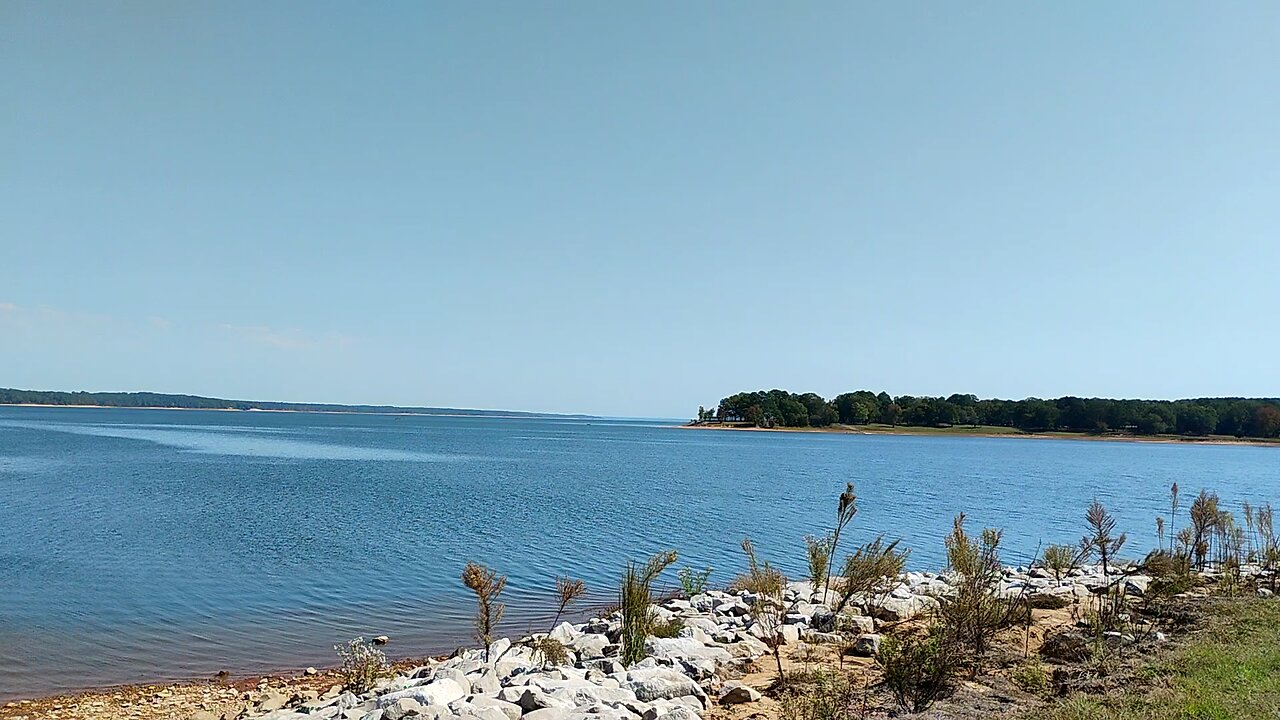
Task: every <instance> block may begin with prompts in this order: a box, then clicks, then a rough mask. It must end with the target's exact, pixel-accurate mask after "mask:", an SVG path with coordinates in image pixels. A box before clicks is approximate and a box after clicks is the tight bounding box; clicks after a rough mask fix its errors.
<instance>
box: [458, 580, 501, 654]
mask: <svg viewBox="0 0 1280 720" xmlns="http://www.w3.org/2000/svg"><path fill="white" fill-rule="evenodd" d="M462 584H463V585H465V586H466V587H467V589H468V590H470V591H471V592H473V593H475V596H476V618H475V627H476V639H477V640H479V641H480V643H481V644H483V645H484V646H485V652H486V653H487V652H488V648H489V645H490V644H492V643H493V631H494V628H496V627H497V625H498V623H499V622H500V621H501V620H502V614H503V612H505V611H506V606H505V605H503V604H502V603H500V602H498V597H499V596H501V595H502V591H503V589H505V588H506V587H507V576H506V575H498V573H497V572H495V571H494V570H491V569H489V568H488V567H485V566H484V565H481V564H480V563H478V562H475V561H471V562H468V563H467V564H466V566H465V567H463V568H462Z"/></svg>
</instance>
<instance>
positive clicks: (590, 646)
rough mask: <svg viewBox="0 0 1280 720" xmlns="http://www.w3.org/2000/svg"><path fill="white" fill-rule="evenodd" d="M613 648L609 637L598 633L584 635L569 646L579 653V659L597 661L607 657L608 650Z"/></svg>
mask: <svg viewBox="0 0 1280 720" xmlns="http://www.w3.org/2000/svg"><path fill="white" fill-rule="evenodd" d="M611 646H612V643H610V642H609V637H608V636H607V635H602V634H598V633H584V634H582V635H579V636H578V637H577V638H575V639H574V640H573V642H571V643H570V644H569V648H570V649H571V650H573V651H574V652H576V653H578V657H579V658H580V659H582V660H597V659H599V658H602V657H605V656H606V655H607V654H608V653H606V650H608V649H609V648H610V647H611ZM615 649H616V647H615Z"/></svg>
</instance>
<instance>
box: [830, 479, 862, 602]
mask: <svg viewBox="0 0 1280 720" xmlns="http://www.w3.org/2000/svg"><path fill="white" fill-rule="evenodd" d="M857 514H858V496H857V494H856V493H854V491H853V483H846V484H845V489H844V492H842V493H840V500H839V502H837V503H836V529H835V532H833V533H832V534H831V551H830V553H829V554H828V555H827V574H826V578H825V580H824V582H823V584H822V592H823V595H822V602H823V603H825V602H826V601H827V595H826V594H827V593H828V592H830V591H831V563H832V562H833V561H834V559H835V556H836V550H837V549H838V548H839V547H840V532H841V531H842V530H844V526H845V525H848V524H849V522H850V521H851V520H853V516H854V515H857Z"/></svg>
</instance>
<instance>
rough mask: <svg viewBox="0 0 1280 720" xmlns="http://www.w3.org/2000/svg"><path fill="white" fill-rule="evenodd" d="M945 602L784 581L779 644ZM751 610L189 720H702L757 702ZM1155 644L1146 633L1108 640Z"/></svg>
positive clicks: (928, 582)
mask: <svg viewBox="0 0 1280 720" xmlns="http://www.w3.org/2000/svg"><path fill="white" fill-rule="evenodd" d="M1113 570H1115V572H1113V573H1112V574H1111V575H1110V576H1104V575H1103V574H1102V570H1101V568H1100V567H1084V568H1080V569H1077V570H1074V571H1072V572H1071V573H1070V575H1069V577H1064V578H1063V579H1062V580H1061V581H1057V580H1054V579H1053V578H1052V577H1051V576H1050V575H1049V573H1047V572H1046V571H1044V570H1042V569H1040V568H1031V569H1028V568H1007V569H1006V570H1005V572H1004V578H1003V580H1002V582H1001V586H1000V588H999V590H998V592H999V593H1000V594H1001V595H1004V596H1018V595H1025V596H1026V597H1028V598H1030V599H1031V600H1032V604H1033V605H1037V604H1039V605H1054V604H1056V605H1057V606H1059V607H1061V606H1062V605H1065V604H1069V603H1071V602H1073V601H1074V600H1077V599H1084V598H1089V597H1093V596H1095V595H1096V594H1097V593H1099V592H1102V591H1104V590H1105V589H1106V588H1108V587H1114V586H1115V585H1116V584H1117V583H1123V586H1124V588H1125V592H1126V593H1128V594H1129V595H1131V596H1138V597H1141V596H1142V595H1143V593H1145V591H1146V589H1147V586H1148V584H1149V583H1150V582H1151V578H1150V577H1148V576H1146V575H1142V574H1139V573H1136V572H1134V570H1133V568H1128V567H1125V568H1120V569H1116V568H1113ZM951 592H953V589H952V586H951V584H950V581H949V578H948V576H947V575H945V574H936V573H921V572H909V573H906V574H904V575H902V576H901V577H900V578H899V582H898V584H897V585H896V586H895V587H893V588H892V589H891V590H890V591H889V592H887V593H886V594H884V595H882V596H879V597H877V598H866V597H863V598H855V602H853V603H851V604H850V605H849V606H848V607H847V608H846V609H845V610H844V611H842V612H841V613H840V614H839V615H837V614H835V613H833V612H832V610H831V605H832V603H831V602H824V600H827V601H829V600H830V599H831V598H830V597H828V598H824V597H823V596H822V593H821V591H817V592H815V591H814V588H813V587H812V586H811V585H810V584H809V583H807V582H793V583H789V585H788V586H787V590H786V594H785V600H786V605H787V607H786V613H785V624H784V625H783V626H782V630H781V635H782V637H783V639H784V641H785V643H786V644H788V645H799V644H802V643H809V644H837V643H841V644H845V645H846V646H847V647H848V648H849V650H850V651H851V652H852V653H853V654H855V655H862V656H864V657H869V656H872V655H874V654H875V652H876V651H877V649H878V648H879V644H880V631H881V630H883V629H885V628H887V627H890V626H893V625H896V624H899V623H903V622H906V621H910V620H912V619H914V618H916V617H918V616H922V615H925V614H927V613H928V612H929V611H930V610H932V609H934V608H936V607H937V605H938V598H939V597H942V596H946V595H948V594H950V593H951ZM832 595H834V593H832ZM756 601H757V598H756V597H755V596H753V595H752V594H751V593H748V592H745V591H744V592H738V593H730V592H724V591H716V590H713V591H708V592H705V593H702V594H698V595H695V596H693V597H691V598H677V599H670V600H666V601H664V602H661V603H659V604H656V605H654V606H653V607H652V610H653V612H654V613H655V614H656V615H657V616H658V617H659V618H660V619H662V620H664V621H679V623H680V630H679V631H678V633H677V636H676V637H671V638H660V637H649V638H648V639H647V640H646V643H645V651H646V653H645V654H646V657H645V659H643V660H642V661H640V662H638V663H635V664H634V665H631V666H630V667H624V666H623V664H622V663H621V661H620V658H619V653H620V649H621V648H620V645H619V643H618V638H619V636H620V634H621V630H622V627H621V616H620V614H619V613H616V612H615V613H613V614H610V615H607V616H604V617H597V618H592V619H590V620H587V621H585V622H580V623H569V622H565V623H561V624H560V625H558V626H556V627H555V628H554V629H553V630H552V631H551V633H550V634H551V637H552V638H554V639H555V640H558V641H559V642H561V643H562V644H563V645H564V647H565V648H566V649H567V651H568V657H567V662H565V663H563V664H559V665H551V664H549V663H545V662H543V661H541V660H540V658H539V657H538V656H537V654H536V652H535V650H534V649H533V643H534V641H535V640H536V639H537V637H538V636H530V637H525V638H520V639H518V640H515V641H512V640H510V639H501V640H498V641H496V642H494V643H493V644H492V645H490V646H489V647H488V648H487V649H471V650H464V651H460V652H458V653H457V654H455V655H454V656H453V657H450V658H448V659H445V660H441V661H434V662H428V663H426V664H424V665H422V666H419V667H415V668H411V669H408V670H407V671H405V672H402V673H399V674H396V675H395V676H393V677H390V678H386V679H383V680H380V681H378V683H377V684H376V685H375V686H374V688H373V689H372V690H369V691H368V692H365V693H362V694H355V693H352V692H347V691H344V690H343V689H342V688H340V687H336V686H335V687H332V688H331V689H330V690H329V691H327V692H325V693H323V694H318V695H317V694H314V693H312V694H306V693H303V694H294V695H287V694H285V693H284V692H277V691H267V692H264V693H262V694H261V695H260V696H259V697H257V698H256V699H255V703H254V705H253V706H252V707H251V708H249V709H248V710H246V711H245V712H242V713H240V714H237V715H221V716H220V715H217V714H214V713H212V712H208V713H197V714H196V715H194V716H193V717H192V720H221V719H227V720H229V718H232V717H235V718H242V719H252V720H315V719H318V718H323V719H326V720H327V719H330V718H337V719H340V720H402V719H404V718H434V719H437V720H439V719H441V718H446V717H469V718H477V719H478V720H701V719H702V718H703V717H704V715H706V714H707V713H708V712H709V711H710V710H711V709H712V708H714V707H716V706H725V705H733V704H740V703H753V702H756V701H759V700H760V699H761V693H760V691H759V690H758V689H756V688H753V687H751V686H749V685H746V684H744V683H742V682H739V681H738V680H737V678H740V677H741V676H742V675H743V674H744V672H746V671H747V669H748V667H749V666H750V665H751V663H753V662H754V661H756V660H757V659H759V658H761V657H763V656H765V655H766V654H767V653H769V648H768V646H767V645H766V644H765V643H764V642H763V640H762V638H764V637H765V636H766V632H765V630H764V629H763V628H762V627H761V626H760V624H759V623H758V622H756V621H754V620H753V619H752V617H753V616H752V613H751V605H752V604H753V603H754V602H756ZM1163 639H1164V638H1163V636H1162V635H1161V634H1160V633H1153V634H1152V635H1151V637H1149V638H1142V639H1139V638H1137V637H1133V636H1121V637H1117V638H1115V639H1114V641H1115V642H1116V643H1139V642H1162V641H1163Z"/></svg>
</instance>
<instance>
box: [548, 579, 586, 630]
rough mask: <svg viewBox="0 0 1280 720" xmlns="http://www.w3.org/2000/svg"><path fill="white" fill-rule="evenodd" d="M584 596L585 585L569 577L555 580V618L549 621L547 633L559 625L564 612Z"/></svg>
mask: <svg viewBox="0 0 1280 720" xmlns="http://www.w3.org/2000/svg"><path fill="white" fill-rule="evenodd" d="M586 594H587V584H586V583H584V582H582V581H581V580H576V579H574V578H570V577H558V578H556V616H555V618H553V619H552V620H551V627H550V628H549V629H548V630H547V632H550V631H551V630H554V629H555V627H556V625H559V624H560V616H561V615H564V611H565V610H566V609H567V608H568V607H569V606H570V605H572V604H573V603H574V602H576V601H577V600H578V599H579V598H581V597H582V596H583V595H586Z"/></svg>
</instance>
